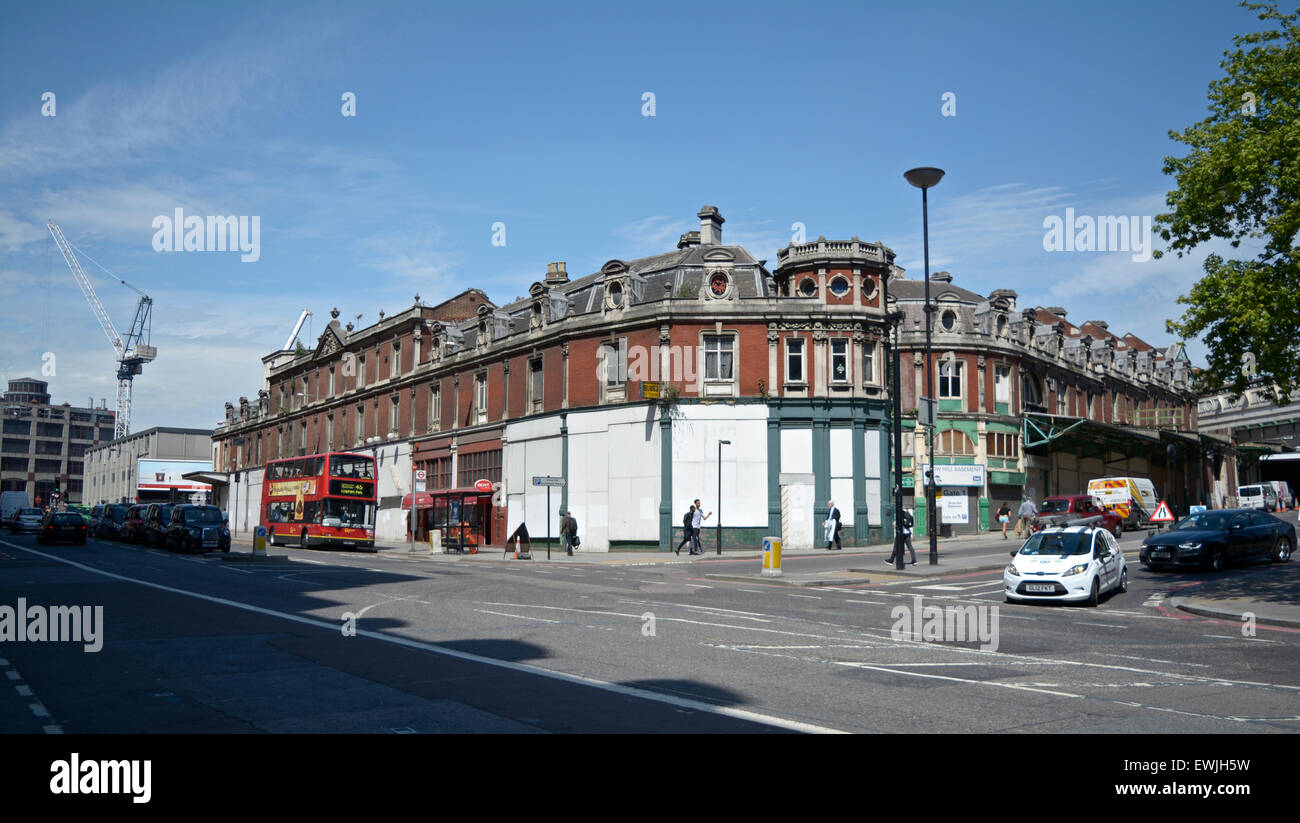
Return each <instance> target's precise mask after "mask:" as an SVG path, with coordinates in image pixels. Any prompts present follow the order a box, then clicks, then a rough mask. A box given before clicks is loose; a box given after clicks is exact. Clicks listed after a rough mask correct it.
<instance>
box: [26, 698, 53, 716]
mask: <svg viewBox="0 0 1300 823" xmlns="http://www.w3.org/2000/svg"><path fill="white" fill-rule="evenodd" d="M27 708H29V709H31V711H32V714H34V715H36V716H37V717H49V716H50V712H49V710H48V709H46V708H45V707H44V706H42V705H41V704H40V702H39V701H38V702H36V703H28V704H27Z"/></svg>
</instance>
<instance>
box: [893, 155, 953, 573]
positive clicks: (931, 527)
mask: <svg viewBox="0 0 1300 823" xmlns="http://www.w3.org/2000/svg"><path fill="white" fill-rule="evenodd" d="M943 174H944V172H943V169H936V168H933V167H931V166H922V167H920V168H915V169H911V170H910V171H905V172H903V177H905V178H906V179H907V182H909V183H911V184H912V185H913V186H916V187H917V188H918V189H920V190H921V227H922V228H921V230H922V232H923V234H922V236H923V238H924V246H925V394H926V397H925V398H924V399H925V400H926V401H927V405H929V406H930V407H931V408H932V409H934V413H933V418H932V419H931V421H930V426H929V431H928V433H927V435H926V441H927V442H928V446H929V452H930V476H929V477H924V476H923V477H922V478H921V480H922V481H923V482H924V481H928V482H925V517H926V524H927V526H926V530H927V531H928V532H929V533H930V565H931V566H937V565H939V536H938V535H937V534H936V533H935V528H936V525H935V524H936V523H938V520H939V519H938V517H936V516H935V511H934V490H935V483H934V431H935V428H936V424H937V423H938V420H937V418H938V407H937V404H935V400H934V362H933V358H932V357H931V355H930V337H931V334H932V331H931V329H932V327H933V325H934V311H935V307H934V305H933V304H932V303H931V302H930V202H929V197H928V196H927V192H928V191H929V190H930V189H931V188H933V187H934V186H937V185H938V184H939V181H940V180H942V179H943Z"/></svg>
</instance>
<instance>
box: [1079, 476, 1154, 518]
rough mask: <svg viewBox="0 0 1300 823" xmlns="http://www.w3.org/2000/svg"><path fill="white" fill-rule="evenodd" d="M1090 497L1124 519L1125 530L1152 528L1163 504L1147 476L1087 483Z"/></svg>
mask: <svg viewBox="0 0 1300 823" xmlns="http://www.w3.org/2000/svg"><path fill="white" fill-rule="evenodd" d="M1088 494H1089V495H1091V496H1092V497H1094V498H1096V499H1097V501H1098V502H1099V503H1101V505H1102V506H1103V507H1104V508H1107V509H1110V510H1111V511H1113V512H1115V513H1116V514H1118V515H1119V516H1120V517H1122V518H1123V519H1124V528H1125V529H1149V528H1151V527H1152V524H1151V515H1152V514H1154V513H1155V510H1156V507H1157V506H1159V505H1160V499H1159V498H1158V497H1157V496H1156V487H1155V484H1154V483H1152V482H1151V481H1150V480H1149V479H1147V478H1145V477H1099V478H1097V479H1096V480H1089V481H1088Z"/></svg>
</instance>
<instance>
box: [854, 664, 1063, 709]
mask: <svg viewBox="0 0 1300 823" xmlns="http://www.w3.org/2000/svg"><path fill="white" fill-rule="evenodd" d="M835 665H837V666H849V667H851V668H855V669H867V670H869V671H876V672H884V673H885V674H901V675H906V676H908V677H923V678H927V679H930V680H949V681H951V682H953V683H968V684H970V685H972V686H997V687H999V688H1003V689H1015V690H1017V691H1024V692H1038V693H1039V694H1050V695H1053V696H1055V697H1070V698H1075V699H1083V697H1084V696H1083V695H1081V694H1074V693H1073V692H1062V691H1056V690H1055V689H1039V688H1035V687H1033V686H1021V685H1020V684H1018V683H1003V682H1000V681H997V680H973V679H971V678H969V677H953V676H951V675H945V674H925V673H924V672H906V671H899V670H898V669H892V668H889V667H887V666H873V665H870V664H868V663H850V662H847V661H842V660H837V661H836V662H835Z"/></svg>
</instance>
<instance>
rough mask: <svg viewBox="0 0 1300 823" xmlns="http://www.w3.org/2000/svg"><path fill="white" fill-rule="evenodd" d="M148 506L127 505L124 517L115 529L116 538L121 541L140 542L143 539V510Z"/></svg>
mask: <svg viewBox="0 0 1300 823" xmlns="http://www.w3.org/2000/svg"><path fill="white" fill-rule="evenodd" d="M147 508H149V507H148V506H146V505H143V504H136V505H134V506H129V507H127V510H126V518H125V519H124V520H123V521H122V525H121V526H119V527H118V529H117V539H118V540H121V541H122V542H123V543H140V542H143V541H144V512H145V509H147Z"/></svg>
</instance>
